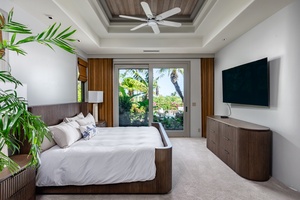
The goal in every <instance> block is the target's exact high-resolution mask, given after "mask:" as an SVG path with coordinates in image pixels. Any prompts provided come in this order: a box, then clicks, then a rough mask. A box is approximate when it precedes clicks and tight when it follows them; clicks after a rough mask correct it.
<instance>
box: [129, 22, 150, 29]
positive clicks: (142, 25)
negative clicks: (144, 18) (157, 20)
mask: <svg viewBox="0 0 300 200" xmlns="http://www.w3.org/2000/svg"><path fill="white" fill-rule="evenodd" d="M144 26H147V23H142V24H140V25H138V26H136V27H133V28H132V29H130V30H131V31H135V30H137V29H139V28H142V27H144Z"/></svg>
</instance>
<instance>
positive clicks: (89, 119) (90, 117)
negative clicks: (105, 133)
mask: <svg viewBox="0 0 300 200" xmlns="http://www.w3.org/2000/svg"><path fill="white" fill-rule="evenodd" d="M76 122H77V123H78V124H79V125H80V126H85V125H88V124H93V125H96V123H95V119H94V117H93V115H92V114H91V113H89V114H87V116H86V117H85V118H83V119H78V120H76Z"/></svg>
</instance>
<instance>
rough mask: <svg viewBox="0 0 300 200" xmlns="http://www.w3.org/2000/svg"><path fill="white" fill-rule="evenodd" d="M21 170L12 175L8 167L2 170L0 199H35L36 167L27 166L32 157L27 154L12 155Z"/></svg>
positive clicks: (0, 173) (0, 175)
mask: <svg viewBox="0 0 300 200" xmlns="http://www.w3.org/2000/svg"><path fill="white" fill-rule="evenodd" d="M11 159H12V160H14V161H15V162H16V163H17V164H18V165H19V166H20V170H19V172H17V173H16V174H15V175H12V174H11V173H10V172H9V170H8V169H7V168H5V169H4V170H3V171H2V172H0V199H1V200H5V199H14V200H34V199H35V168H32V167H27V164H28V163H29V161H30V159H31V157H28V155H26V154H21V155H14V156H12V157H11Z"/></svg>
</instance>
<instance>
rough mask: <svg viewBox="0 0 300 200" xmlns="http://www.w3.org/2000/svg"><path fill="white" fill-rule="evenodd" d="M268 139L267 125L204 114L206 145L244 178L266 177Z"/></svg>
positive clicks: (267, 176)
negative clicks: (205, 119)
mask: <svg viewBox="0 0 300 200" xmlns="http://www.w3.org/2000/svg"><path fill="white" fill-rule="evenodd" d="M271 142H272V132H271V130H270V129H269V128H268V127H264V126H260V125H257V124H253V123H248V122H245V121H241V120H237V119H233V118H221V117H220V116H209V117H207V148H208V149H210V150H211V151H212V152H213V153H214V154H215V155H217V156H218V157H219V158H220V159H221V160H222V161H223V162H224V163H226V164H227V165H228V166H229V167H230V168H232V169H233V170H234V171H235V172H236V173H237V174H239V175H240V176H242V177H244V178H246V179H249V180H255V181H267V180H268V179H269V177H270V172H271V152H272V149H271Z"/></svg>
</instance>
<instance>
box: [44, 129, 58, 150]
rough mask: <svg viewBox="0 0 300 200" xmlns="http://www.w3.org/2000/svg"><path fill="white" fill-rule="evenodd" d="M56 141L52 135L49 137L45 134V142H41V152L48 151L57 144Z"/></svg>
mask: <svg viewBox="0 0 300 200" xmlns="http://www.w3.org/2000/svg"><path fill="white" fill-rule="evenodd" d="M50 136H52V134H51V133H50ZM55 145H56V142H55V141H54V140H53V138H52V137H50V138H49V139H48V138H47V137H46V136H44V139H43V142H42V144H41V152H43V151H46V150H47V149H50V148H51V147H53V146H55Z"/></svg>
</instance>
